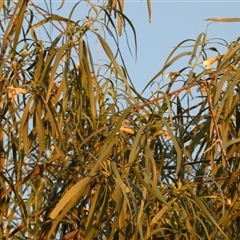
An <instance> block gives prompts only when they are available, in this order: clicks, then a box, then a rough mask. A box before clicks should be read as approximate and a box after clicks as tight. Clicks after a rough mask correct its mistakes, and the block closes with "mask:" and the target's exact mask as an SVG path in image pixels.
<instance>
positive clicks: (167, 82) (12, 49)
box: [0, 0, 240, 240]
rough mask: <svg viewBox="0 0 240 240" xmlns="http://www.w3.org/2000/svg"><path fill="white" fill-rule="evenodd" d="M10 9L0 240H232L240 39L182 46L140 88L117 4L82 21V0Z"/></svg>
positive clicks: (0, 56)
mask: <svg viewBox="0 0 240 240" xmlns="http://www.w3.org/2000/svg"><path fill="white" fill-rule="evenodd" d="M16 2H17V3H16ZM16 2H11V1H4V2H1V3H0V8H1V17H2V20H1V25H0V27H1V36H0V43H1V45H0V46H1V48H0V73H1V74H0V92H1V95H0V184H1V186H0V239H62V240H67V239H120V240H121V239H122V240H123V239H124V240H125V239H129V240H130V239H131V240H134V239H136V240H138V239H151V240H161V239H196V240H197V239H239V235H240V233H239V232H240V230H239V229H240V211H239V210H240V195H239V194H240V192H239V191H240V188H239V187H240V186H239V180H240V179H239V175H240V172H239V167H240V166H239V160H240V159H239V158H240V144H239V142H240V131H239V129H240V106H239V100H240V99H239V98H240V95H239V94H240V83H239V79H240V70H239V56H240V41H239V39H236V40H235V41H233V42H232V43H227V42H225V41H224V40H222V39H211V40H209V39H208V38H207V33H201V34H200V35H199V36H198V37H197V39H196V40H193V39H188V40H185V41H183V42H181V43H179V44H178V45H177V46H176V47H175V48H174V50H173V51H172V52H171V53H170V55H169V57H168V58H167V60H166V62H165V64H164V66H163V67H162V69H160V71H159V72H158V73H157V74H156V75H155V76H154V77H153V78H152V79H151V80H150V81H149V82H148V83H147V84H146V87H145V89H144V91H143V92H142V93H140V92H138V91H137V90H136V88H135V87H134V85H133V84H132V82H131V80H130V77H129V75H128V72H127V68H126V66H125V63H124V57H123V56H122V54H121V48H120V44H119V36H121V35H122V34H123V33H124V34H123V35H125V36H126V37H127V32H131V33H132V34H133V36H134V42H133V43H130V44H129V46H130V49H131V50H132V49H133V50H132V51H133V52H134V51H135V49H136V46H137V42H136V33H135V29H134V26H133V25H132V23H131V21H130V19H129V18H128V17H127V16H125V15H124V11H123V10H124V9H123V5H124V1H114V0H113V1H109V2H107V3H103V4H101V5H97V4H96V3H91V2H87V3H88V5H87V8H88V10H89V11H88V13H89V15H88V16H86V17H85V18H84V20H81V21H74V20H73V19H74V18H73V17H72V16H73V14H74V12H75V11H78V8H79V7H80V5H81V4H82V2H79V3H76V4H75V5H74V6H73V8H72V11H71V12H70V14H69V16H68V17H62V16H61V15H57V11H55V12H53V11H52V10H51V9H52V2H51V1H49V3H48V4H46V5H45V8H43V7H40V6H38V5H37V3H36V4H35V3H34V2H33V1H16ZM46 3H47V1H46ZM147 3H148V11H149V16H150V15H151V4H150V1H148V2H147ZM65 4H66V3H65V1H62V2H61V3H60V8H62V9H64V7H65ZM85 4H86V3H85ZM149 20H150V19H149ZM208 20H211V21H228V22H231V21H238V19H208ZM49 29H50V31H49ZM90 38H91V39H93V41H95V42H97V43H98V44H99V45H100V46H101V52H102V54H103V56H104V63H103V62H102V61H100V62H97V61H98V60H97V59H96V57H95V54H96V53H95V52H94V51H93V50H94V47H93V45H92V42H93V41H92V40H89V39H90ZM108 39H111V41H112V42H111V45H110V43H109V42H108ZM112 43H113V44H112ZM218 49H221V50H218ZM178 61H182V62H184V63H185V65H186V67H184V68H183V69H176V71H175V72H169V70H168V69H169V67H171V69H173V68H174V64H175V63H176V62H178ZM149 88H152V89H154V92H153V93H152V95H151V96H149V98H145V97H143V96H145V95H146V93H145V91H146V90H147V89H149Z"/></svg>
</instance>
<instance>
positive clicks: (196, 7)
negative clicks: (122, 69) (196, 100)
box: [43, 0, 240, 91]
mask: <svg viewBox="0 0 240 240" xmlns="http://www.w3.org/2000/svg"><path fill="white" fill-rule="evenodd" d="M76 2H77V1H66V2H65V5H64V7H63V8H62V9H61V11H57V10H56V9H57V8H58V7H59V5H60V3H61V1H60V0H59V1H54V2H53V11H56V14H61V13H65V14H66V17H68V13H67V11H71V9H72V7H73V6H74V4H75V3H76ZM43 6H44V3H43ZM239 7H240V2H239V1H190V0H189V1H161V0H159V1H152V21H151V23H149V22H148V13H147V4H146V1H140V0H139V1H138V0H134V1H127V0H125V6H124V8H125V14H126V15H127V16H128V17H129V18H130V19H131V21H132V23H133V25H134V27H135V29H136V32H137V41H138V57H137V61H135V59H134V57H132V56H131V55H130V54H129V51H128V49H127V46H126V44H125V42H126V40H125V37H121V46H122V48H121V49H122V52H123V56H124V61H125V63H126V65H127V69H128V71H129V74H130V76H131V79H132V81H133V83H134V85H135V86H136V88H137V89H138V90H139V91H141V90H142V89H143V88H144V86H145V85H146V84H147V83H148V81H149V80H150V79H151V78H152V77H153V76H154V75H155V74H156V73H157V72H158V71H159V70H160V69H161V68H162V67H163V63H164V61H165V60H166V58H167V56H168V55H169V53H170V52H171V51H172V50H173V47H174V46H176V45H177V44H178V43H179V42H181V41H183V40H185V39H196V38H197V36H198V35H199V34H200V33H201V32H206V29H207V26H208V24H209V23H210V22H207V21H204V19H206V18H211V17H240V14H239ZM87 11H88V7H87V6H86V3H81V4H80V5H79V6H78V8H77V11H76V12H75V14H74V18H79V19H83V18H84V17H85V16H86V15H87ZM239 29H240V23H212V24H210V26H209V27H208V32H207V36H208V39H211V38H223V39H225V40H227V41H228V42H230V41H232V40H234V39H236V38H237V37H238V36H239ZM128 35H129V39H130V44H131V46H132V49H133V48H134V42H133V38H132V37H131V36H132V33H131V30H130V29H129V30H128ZM93 51H94V50H93ZM223 53H224V52H223ZM187 61H188V60H186V62H184V61H183V60H182V61H179V63H178V64H179V65H178V64H177V65H174V68H172V69H171V71H178V70H180V69H181V68H183V67H185V66H187ZM161 80H162V79H159V81H161Z"/></svg>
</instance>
